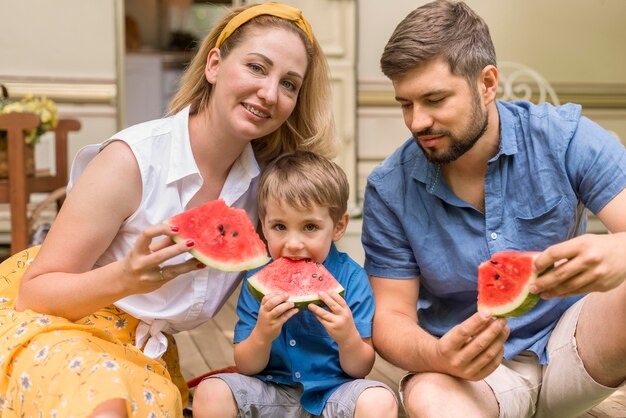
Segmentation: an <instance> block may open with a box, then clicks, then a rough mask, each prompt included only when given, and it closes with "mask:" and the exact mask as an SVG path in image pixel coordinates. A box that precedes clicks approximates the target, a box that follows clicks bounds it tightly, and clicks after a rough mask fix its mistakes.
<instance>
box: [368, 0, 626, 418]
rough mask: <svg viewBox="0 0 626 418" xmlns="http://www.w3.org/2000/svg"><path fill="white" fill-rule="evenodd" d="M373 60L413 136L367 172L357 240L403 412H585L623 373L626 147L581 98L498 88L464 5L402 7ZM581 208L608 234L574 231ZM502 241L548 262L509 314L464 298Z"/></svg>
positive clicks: (488, 49)
mask: <svg viewBox="0 0 626 418" xmlns="http://www.w3.org/2000/svg"><path fill="white" fill-rule="evenodd" d="M381 67H382V70H383V72H384V73H385V75H386V76H387V77H389V78H390V79H391V81H392V82H393V86H394V90H395V96H396V100H397V101H398V102H399V103H400V105H401V107H402V113H403V117H404V121H405V123H406V125H407V127H408V128H409V129H410V131H411V133H412V134H413V137H412V138H411V139H410V140H408V141H407V142H406V143H405V144H404V145H402V146H401V147H400V148H399V149H398V150H396V152H395V153H394V154H393V155H391V156H390V157H389V158H388V159H387V160H386V161H385V162H384V163H383V164H381V166H379V167H378V168H377V169H375V170H374V171H373V173H372V174H371V175H370V177H369V178H368V185H367V189H366V194H365V204H364V221H363V225H364V226H363V245H364V248H365V253H366V260H365V268H366V270H367V271H368V274H369V275H370V279H371V283H372V287H373V289H374V293H375V297H376V314H375V318H374V334H373V339H374V345H375V347H376V349H377V350H378V352H379V353H380V354H381V355H382V356H383V357H384V358H386V359H387V360H389V361H390V362H391V363H393V364H395V365H397V366H399V367H401V368H403V369H405V370H408V371H409V372H411V373H409V374H408V375H407V376H405V378H403V380H402V382H401V387H400V391H401V393H402V395H403V401H404V406H405V409H406V411H407V413H408V414H409V416H411V417H416V416H419V417H431V416H436V417H460V416H462V417H481V418H482V417H498V416H500V417H515V418H520V417H530V416H536V417H559V418H564V417H576V416H578V415H580V414H582V413H583V412H584V411H585V410H588V409H590V408H591V407H593V406H594V405H596V404H597V403H599V402H600V401H601V400H602V399H604V398H606V397H607V396H609V395H610V394H611V393H612V392H613V391H614V390H615V388H617V387H619V386H620V385H622V384H623V383H624V380H625V379H626V326H625V325H624V324H626V283H625V280H624V279H625V277H626V232H625V231H626V216H625V215H624V214H625V213H626V151H625V150H624V147H623V145H622V144H620V143H619V142H618V141H617V140H616V139H615V138H614V137H612V136H611V135H610V134H609V133H608V132H607V131H605V130H604V129H602V128H600V127H599V126H598V125H596V124H595V123H593V122H591V121H590V120H589V119H587V118H585V117H582V116H581V115H580V113H581V109H580V106H577V105H573V104H568V105H565V106H561V107H554V106H552V105H548V104H542V105H538V106H537V105H533V104H531V103H527V102H516V103H505V102H500V101H497V100H496V99H495V96H496V89H497V85H498V70H497V67H496V57H495V51H494V47H493V43H492V41H491V38H490V35H489V29H488V27H487V25H486V24H485V22H484V21H483V20H482V19H481V18H480V17H479V16H478V15H476V14H475V13H474V12H473V11H472V10H471V9H470V8H469V7H468V6H467V5H465V4H464V3H456V2H449V1H436V2H432V3H429V4H426V5H424V6H422V7H420V8H418V9H416V10H415V11H413V12H412V13H410V14H409V15H408V16H407V17H406V18H405V19H404V20H403V21H402V22H401V23H400V24H399V25H398V27H397V28H396V30H395V31H394V33H393V34H392V36H391V39H390V40H389V42H388V44H387V46H386V47H385V50H384V53H383V56H382V58H381ZM585 208H589V209H590V210H591V211H592V212H594V213H595V214H597V215H598V217H599V218H600V220H602V222H603V223H604V225H605V226H606V227H607V228H608V229H609V230H610V231H611V232H612V234H608V235H585V234H584V228H585V223H586V219H585ZM503 250H517V251H529V250H537V251H541V253H540V255H539V256H538V257H537V258H536V260H535V263H534V268H535V270H536V271H537V272H543V271H544V270H546V269H547V268H548V267H549V266H551V265H554V266H555V267H554V268H553V269H552V270H550V271H548V272H546V273H545V274H543V275H542V276H541V278H539V280H538V281H537V282H536V284H535V285H533V286H532V288H531V291H532V292H533V293H537V294H539V295H540V296H541V301H540V302H539V304H538V305H537V306H536V307H535V308H534V309H533V310H532V311H530V312H529V313H527V314H525V315H523V316H521V317H519V318H515V319H511V320H509V321H508V322H507V321H506V320H504V319H495V318H492V316H491V315H490V313H489V312H483V313H477V312H476V296H477V292H476V288H477V283H476V282H477V280H476V272H477V266H478V264H479V263H480V262H481V261H484V260H486V259H488V258H489V257H490V256H491V255H492V254H493V253H494V252H497V251H503ZM586 294H589V295H588V296H585V295H586ZM416 306H417V307H418V309H416Z"/></svg>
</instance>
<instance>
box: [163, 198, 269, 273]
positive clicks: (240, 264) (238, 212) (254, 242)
mask: <svg viewBox="0 0 626 418" xmlns="http://www.w3.org/2000/svg"><path fill="white" fill-rule="evenodd" d="M165 223H166V224H168V225H171V226H177V227H178V232H177V233H176V235H175V236H174V237H173V239H174V241H176V242H180V241H187V240H189V239H192V240H194V242H195V245H194V246H193V248H192V249H191V250H190V252H191V254H192V255H193V256H194V257H195V258H197V259H198V260H200V261H201V262H203V263H204V264H206V265H207V266H210V267H213V268H215V269H219V270H223V271H242V270H251V269H253V268H256V267H259V266H262V265H263V264H265V263H267V262H268V261H269V257H268V256H267V249H266V247H265V244H264V243H263V241H261V238H260V237H259V235H258V234H257V232H256V230H255V229H254V225H252V221H251V220H250V218H249V217H248V214H247V213H246V211H245V210H243V209H240V208H231V207H229V206H228V205H226V203H225V202H224V201H223V200H222V199H218V200H213V201H211V202H208V203H205V204H204V205H201V206H198V207H195V208H193V209H189V210H187V211H185V212H182V213H179V214H178V215H175V216H172V217H171V218H169V219H168V220H167V221H165Z"/></svg>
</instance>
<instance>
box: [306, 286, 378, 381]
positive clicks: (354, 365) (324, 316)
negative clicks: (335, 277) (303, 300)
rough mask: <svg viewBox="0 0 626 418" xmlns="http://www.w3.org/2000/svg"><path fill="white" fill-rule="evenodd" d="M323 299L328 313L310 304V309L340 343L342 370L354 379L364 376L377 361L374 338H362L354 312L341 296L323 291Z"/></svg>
mask: <svg viewBox="0 0 626 418" xmlns="http://www.w3.org/2000/svg"><path fill="white" fill-rule="evenodd" d="M320 299H321V300H322V302H324V303H325V304H326V306H327V307H328V310H326V309H323V308H322V307H320V306H317V305H313V304H311V305H309V310H310V311H311V312H313V314H314V315H315V316H316V317H317V319H318V321H320V323H321V324H322V325H323V326H324V328H325V329H326V331H328V334H329V335H330V337H331V338H332V339H333V340H334V341H335V342H336V343H337V347H338V348H339V364H340V365H341V368H342V369H343V371H344V372H346V373H347V374H348V375H350V376H352V377H354V378H363V377H365V376H366V375H367V374H368V373H369V372H370V371H371V370H372V367H374V360H376V355H375V352H374V347H373V346H372V341H371V338H361V335H360V334H359V331H358V330H357V328H356V325H355V323H354V318H353V317H352V311H351V310H350V307H349V306H348V304H347V303H346V301H345V300H344V299H343V298H342V297H341V296H340V295H338V294H337V293H326V292H322V293H320Z"/></svg>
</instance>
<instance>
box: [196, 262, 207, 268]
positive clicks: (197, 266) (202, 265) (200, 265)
mask: <svg viewBox="0 0 626 418" xmlns="http://www.w3.org/2000/svg"><path fill="white" fill-rule="evenodd" d="M205 267H206V266H205V265H204V263H198V264H196V268H199V269H203V268H205Z"/></svg>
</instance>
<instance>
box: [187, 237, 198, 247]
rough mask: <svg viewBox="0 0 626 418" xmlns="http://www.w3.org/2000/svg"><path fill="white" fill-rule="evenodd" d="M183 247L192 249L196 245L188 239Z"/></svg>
mask: <svg viewBox="0 0 626 418" xmlns="http://www.w3.org/2000/svg"><path fill="white" fill-rule="evenodd" d="M185 245H186V246H187V247H193V246H194V245H196V243H195V242H193V240H192V239H188V240H187V241H185Z"/></svg>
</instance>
